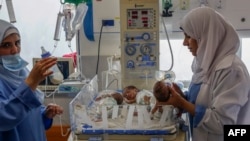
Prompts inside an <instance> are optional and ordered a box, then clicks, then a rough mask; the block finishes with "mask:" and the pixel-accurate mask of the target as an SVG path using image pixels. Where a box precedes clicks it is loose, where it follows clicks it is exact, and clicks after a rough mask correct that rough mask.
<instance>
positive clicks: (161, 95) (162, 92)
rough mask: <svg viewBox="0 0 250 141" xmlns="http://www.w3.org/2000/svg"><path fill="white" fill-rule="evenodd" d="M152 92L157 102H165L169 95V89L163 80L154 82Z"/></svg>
mask: <svg viewBox="0 0 250 141" xmlns="http://www.w3.org/2000/svg"><path fill="white" fill-rule="evenodd" d="M153 94H154V96H155V98H156V100H157V101H158V102H166V101H167V100H168V99H169V97H170V91H169V89H168V87H167V84H166V83H165V82H164V81H157V82H156V83H155V84H154V88H153Z"/></svg>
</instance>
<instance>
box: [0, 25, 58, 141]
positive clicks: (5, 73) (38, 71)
mask: <svg viewBox="0 0 250 141" xmlns="http://www.w3.org/2000/svg"><path fill="white" fill-rule="evenodd" d="M20 51H21V37H20V34H19V31H18V29H17V28H16V27H14V26H13V25H12V24H11V23H9V22H6V21H3V20H0V141H46V135H45V130H46V129H49V128H50V127H51V125H52V121H53V117H54V116H56V115H57V114H61V113H62V112H63V110H62V108H61V107H60V106H58V105H55V104H49V105H48V106H47V107H45V106H43V105H42V103H43V99H44V94H43V93H42V92H41V91H39V90H38V89H37V86H38V84H39V83H40V82H41V81H42V80H44V79H45V78H46V76H48V75H50V74H52V73H53V72H51V71H48V69H49V68H50V67H51V66H53V65H54V64H55V63H56V59H53V58H46V59H43V60H41V61H40V62H38V63H37V64H36V65H35V66H34V67H33V69H32V70H31V71H30V72H29V71H28V69H27V68H26V66H27V64H28V63H27V62H26V61H24V60H23V59H22V58H21V57H20V56H19V55H20Z"/></svg>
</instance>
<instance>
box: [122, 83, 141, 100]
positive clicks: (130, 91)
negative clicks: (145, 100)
mask: <svg viewBox="0 0 250 141" xmlns="http://www.w3.org/2000/svg"><path fill="white" fill-rule="evenodd" d="M138 92H139V89H138V88H137V87H135V86H133V85H130V86H127V87H125V88H124V89H123V92H122V95H123V97H125V98H127V99H128V100H132V99H135V98H136V95H137V93H138Z"/></svg>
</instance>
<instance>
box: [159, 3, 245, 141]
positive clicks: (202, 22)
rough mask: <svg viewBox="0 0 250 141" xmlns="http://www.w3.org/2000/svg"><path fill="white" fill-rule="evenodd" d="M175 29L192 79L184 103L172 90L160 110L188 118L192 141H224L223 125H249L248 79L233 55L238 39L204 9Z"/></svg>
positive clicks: (219, 18) (230, 28)
mask: <svg viewBox="0 0 250 141" xmlns="http://www.w3.org/2000/svg"><path fill="white" fill-rule="evenodd" d="M180 28H181V29H182V30H183V32H184V35H185V38H184V41H183V45H184V46H187V47H188V49H189V50H190V52H191V53H192V55H193V56H194V60H193V64H192V71H193V76H192V80H191V85H190V87H189V91H188V92H187V95H186V97H187V99H185V98H182V97H181V96H180V94H179V93H180V90H179V89H178V87H176V85H173V86H174V87H169V89H170V91H171V96H170V99H169V100H168V101H167V102H164V104H171V105H174V106H176V107H180V108H182V109H184V110H185V111H187V112H188V113H189V114H190V116H191V119H190V120H191V121H192V122H191V129H192V139H193V141H223V140H224V139H223V138H224V135H223V126H224V125H228V124H229V125H233V124H249V123H250V100H249V98H250V78H249V73H248V70H247V68H246V66H245V65H244V63H243V62H242V60H241V59H240V58H239V57H238V56H237V55H236V52H237V51H238V49H239V45H240V40H239V37H238V35H237V33H236V31H235V29H234V28H233V26H232V25H231V24H230V23H229V22H228V21H226V20H225V19H224V18H223V17H222V16H221V15H220V14H219V13H217V12H216V11H215V10H213V9H211V8H208V7H199V8H196V9H193V10H191V11H190V12H189V13H188V14H187V15H186V16H184V18H183V19H182V21H181V24H180ZM162 104H163V103H162Z"/></svg>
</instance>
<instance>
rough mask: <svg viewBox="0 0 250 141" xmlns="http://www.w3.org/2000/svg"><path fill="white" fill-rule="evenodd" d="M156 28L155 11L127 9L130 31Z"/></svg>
mask: <svg viewBox="0 0 250 141" xmlns="http://www.w3.org/2000/svg"><path fill="white" fill-rule="evenodd" d="M155 26H156V15H155V11H154V10H153V9H127V28H128V29H152V28H154V27H155Z"/></svg>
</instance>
